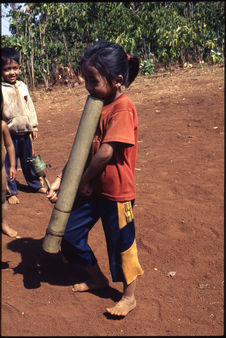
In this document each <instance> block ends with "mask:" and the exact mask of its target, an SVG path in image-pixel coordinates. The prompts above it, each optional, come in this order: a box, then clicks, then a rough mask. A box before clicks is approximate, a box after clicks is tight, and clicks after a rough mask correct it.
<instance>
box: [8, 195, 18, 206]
mask: <svg viewBox="0 0 226 338" xmlns="http://www.w3.org/2000/svg"><path fill="white" fill-rule="evenodd" d="M8 203H9V204H19V203H20V201H19V200H18V198H17V197H16V195H12V196H10V197H9V198H8Z"/></svg>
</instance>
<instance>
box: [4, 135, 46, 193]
mask: <svg viewBox="0 0 226 338" xmlns="http://www.w3.org/2000/svg"><path fill="white" fill-rule="evenodd" d="M10 134H11V138H12V141H13V144H14V148H15V156H16V170H17V159H18V157H19V159H20V164H21V169H22V172H23V175H24V178H25V180H26V182H27V184H28V185H29V186H30V187H31V188H33V189H34V190H36V191H37V190H38V189H40V188H42V184H41V182H40V180H39V179H38V178H37V176H36V174H35V172H34V170H33V169H32V167H31V165H30V163H28V162H27V159H28V157H32V142H31V137H30V134H29V133H27V134H25V135H15V134H13V133H10ZM9 168H10V162H9V156H8V154H6V157H5V169H6V175H7V188H8V189H7V190H9V191H8V193H9V194H10V195H17V194H18V191H17V185H16V180H14V181H12V182H11V181H10V179H9Z"/></svg>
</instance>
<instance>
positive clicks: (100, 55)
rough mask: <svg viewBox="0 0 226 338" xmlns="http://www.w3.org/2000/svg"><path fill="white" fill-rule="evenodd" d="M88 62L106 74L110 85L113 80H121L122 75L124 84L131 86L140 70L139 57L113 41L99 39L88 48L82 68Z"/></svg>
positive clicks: (83, 57)
mask: <svg viewBox="0 0 226 338" xmlns="http://www.w3.org/2000/svg"><path fill="white" fill-rule="evenodd" d="M87 62H88V64H89V65H90V66H93V67H95V68H96V69H97V70H98V71H99V73H100V74H101V75H102V76H105V77H106V79H107V81H108V83H109V84H110V85H112V80H116V81H118V82H121V79H120V78H119V77H118V76H119V75H122V76H123V83H122V84H123V85H124V86H125V87H129V86H130V84H131V83H132V82H133V81H134V80H135V78H136V76H137V74H138V72H139V59H138V57H137V56H135V55H131V56H130V55H128V54H126V53H125V51H124V49H123V48H122V47H121V46H120V45H118V44H117V43H113V42H106V41H98V42H96V43H95V44H94V45H93V46H91V47H90V48H88V49H87V50H86V51H85V53H84V54H83V56H82V59H81V68H82V66H83V65H84V64H85V63H87Z"/></svg>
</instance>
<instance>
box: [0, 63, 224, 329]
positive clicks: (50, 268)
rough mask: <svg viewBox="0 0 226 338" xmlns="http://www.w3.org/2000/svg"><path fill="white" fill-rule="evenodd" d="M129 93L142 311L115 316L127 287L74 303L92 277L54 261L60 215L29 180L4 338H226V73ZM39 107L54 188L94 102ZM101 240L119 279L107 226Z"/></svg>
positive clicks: (41, 98) (45, 101)
mask: <svg viewBox="0 0 226 338" xmlns="http://www.w3.org/2000/svg"><path fill="white" fill-rule="evenodd" d="M125 92H126V93H127V94H128V96H129V97H131V98H132V99H133V101H134V102H135V104H136V107H137V111H138V117H139V153H138V159H137V164H136V176H135V178H136V188H137V199H136V204H135V207H134V214H135V222H136V238H137V246H138V253H139V259H140V262H141V265H142V267H143V269H144V275H143V276H142V277H140V278H139V279H138V283H137V290H136V298H137V308H136V309H135V310H134V311H132V312H131V313H130V314H128V316H126V317H125V318H123V319H112V318H109V317H107V316H106V315H105V307H108V306H111V305H113V304H114V302H116V301H117V300H118V299H119V298H120V296H121V292H122V286H121V284H120V283H112V282H111V283H110V287H109V288H108V289H105V290H103V291H98V292H87V293H78V294H74V293H72V291H71V287H72V285H73V283H75V282H76V281H78V280H80V279H81V278H83V277H85V276H84V273H83V272H82V271H80V270H78V269H75V267H71V266H69V265H67V264H63V263H62V262H61V260H60V255H59V254H56V255H50V254H47V253H45V252H43V250H42V247H41V243H42V239H43V237H44V236H45V231H46V228H47V226H48V223H49V220H50V216H51V213H52V209H53V205H52V204H51V203H50V202H49V201H48V200H47V198H46V196H45V195H41V194H35V193H32V192H30V191H29V189H27V186H26V185H25V180H24V178H23V175H22V173H21V171H20V170H19V171H18V176H17V180H18V182H19V183H20V185H19V189H20V190H19V195H18V197H19V199H20V202H21V203H20V204H19V205H9V208H8V213H9V217H8V218H9V225H11V226H12V227H13V228H14V229H16V230H17V231H18V233H19V235H20V236H21V239H11V238H9V237H7V236H5V235H2V313H1V315H2V319H1V334H2V335H3V336H202V335H203V336H218V335H223V333H224V329H223V327H224V322H223V298H224V297H223V296H224V262H223V256H224V251H223V238H224V67H223V66H222V65H221V66H219V65H216V66H204V68H202V69H198V68H196V67H194V68H190V69H183V70H175V71H173V72H172V73H171V74H170V73H158V74H157V76H152V78H150V77H138V78H137V79H136V80H135V82H134V83H133V84H132V85H131V88H129V89H127V90H126V91H125ZM32 97H33V100H34V103H35V106H36V109H37V113H38V118H39V137H38V139H37V140H36V141H35V142H34V148H35V153H36V155H37V154H40V155H41V157H42V159H43V160H44V161H45V163H46V164H51V168H49V169H47V170H46V171H47V177H48V179H49V181H50V182H51V181H53V180H54V179H55V176H56V174H57V173H59V172H60V170H61V169H62V167H63V166H64V164H65V162H66V160H67V158H68V156H69V154H70V150H71V146H72V143H73V140H74V137H75V133H76V130H77V126H78V122H79V120H80V117H81V113H82V110H83V107H84V104H85V100H86V97H87V92H86V90H85V88H84V85H80V86H79V85H77V86H75V87H74V88H71V87H66V86H65V87H61V88H54V89H53V90H52V91H50V92H46V91H44V90H37V91H35V92H33V93H32ZM90 242H91V246H92V248H93V249H94V252H95V255H96V256H97V258H98V259H99V263H100V266H101V267H102V269H103V271H104V273H105V274H106V276H107V277H108V278H109V279H110V273H109V267H108V260H107V253H106V246H105V240H104V235H103V231H102V228H101V224H100V223H97V224H96V226H95V227H94V229H93V230H92V231H91V233H90ZM172 271H174V272H176V275H175V276H174V277H167V274H168V273H169V272H172ZM110 280H111V279H110Z"/></svg>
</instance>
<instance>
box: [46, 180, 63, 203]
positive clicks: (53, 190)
mask: <svg viewBox="0 0 226 338" xmlns="http://www.w3.org/2000/svg"><path fill="white" fill-rule="evenodd" d="M60 184H61V179H59V178H58V177H57V178H56V179H55V181H54V182H53V183H52V184H51V186H50V189H49V191H48V194H47V198H48V199H49V200H50V202H52V203H55V202H56V201H57V198H58V191H59V189H60Z"/></svg>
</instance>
